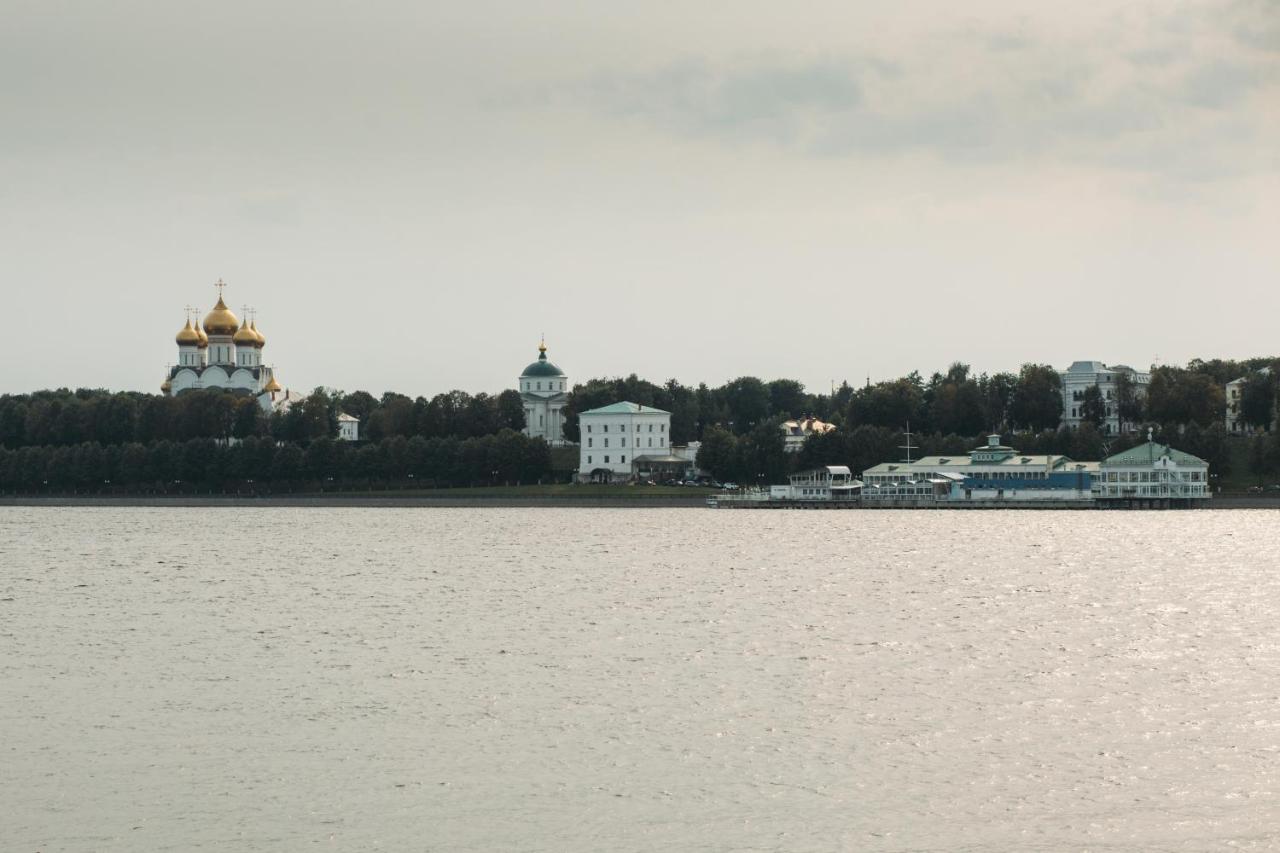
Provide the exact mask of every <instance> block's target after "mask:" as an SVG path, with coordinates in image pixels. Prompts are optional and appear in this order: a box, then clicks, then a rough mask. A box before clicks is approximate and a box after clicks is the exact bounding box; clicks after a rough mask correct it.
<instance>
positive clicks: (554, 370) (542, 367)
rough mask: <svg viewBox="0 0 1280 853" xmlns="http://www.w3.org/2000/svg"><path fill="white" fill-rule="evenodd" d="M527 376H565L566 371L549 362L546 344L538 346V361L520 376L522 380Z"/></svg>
mask: <svg viewBox="0 0 1280 853" xmlns="http://www.w3.org/2000/svg"><path fill="white" fill-rule="evenodd" d="M526 376H564V371H563V370H561V369H560V368H558V367H556V366H555V365H554V364H552V363H551V362H549V361H547V345H546V344H545V343H544V344H539V345H538V360H537V361H535V362H534V363H533V364H531V365H529V366H528V367H526V368H525V369H524V373H521V374H520V378H521V379H523V378H524V377H526Z"/></svg>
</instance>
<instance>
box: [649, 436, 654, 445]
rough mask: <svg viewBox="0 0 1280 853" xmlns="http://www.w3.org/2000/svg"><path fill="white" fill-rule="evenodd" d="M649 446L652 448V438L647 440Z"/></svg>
mask: <svg viewBox="0 0 1280 853" xmlns="http://www.w3.org/2000/svg"><path fill="white" fill-rule="evenodd" d="M649 446H650V447H653V439H652V438H651V439H649Z"/></svg>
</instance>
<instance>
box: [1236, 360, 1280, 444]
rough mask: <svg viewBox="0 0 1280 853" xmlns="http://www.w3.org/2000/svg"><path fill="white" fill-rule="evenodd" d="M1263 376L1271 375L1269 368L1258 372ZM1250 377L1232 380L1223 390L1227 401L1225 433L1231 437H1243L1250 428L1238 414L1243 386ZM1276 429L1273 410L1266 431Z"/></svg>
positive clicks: (1242, 400) (1242, 398)
mask: <svg viewBox="0 0 1280 853" xmlns="http://www.w3.org/2000/svg"><path fill="white" fill-rule="evenodd" d="M1258 373H1259V374H1261V375H1263V376H1270V375H1271V368H1269V367H1264V368H1261V369H1260V370H1258ZM1250 378H1251V377H1249V376H1241V377H1240V378H1239V379H1233V380H1231V381H1230V382H1228V383H1227V385H1226V388H1225V396H1226V399H1227V413H1226V417H1225V421H1226V423H1225V426H1226V428H1227V432H1228V433H1230V434H1231V435H1243V434H1245V433H1246V432H1249V431H1250V429H1251V427H1250V425H1249V424H1246V423H1245V422H1244V417H1243V415H1242V414H1241V412H1240V405H1241V403H1243V402H1244V386H1245V383H1247V382H1248V381H1249V379H1250ZM1275 428H1276V412H1275V411H1274V410H1273V411H1272V414H1271V423H1270V424H1268V425H1267V429H1268V430H1273V429H1275Z"/></svg>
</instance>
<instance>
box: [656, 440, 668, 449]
mask: <svg viewBox="0 0 1280 853" xmlns="http://www.w3.org/2000/svg"><path fill="white" fill-rule="evenodd" d="M658 446H659V447H666V446H667V440H666V439H665V438H660V439H658Z"/></svg>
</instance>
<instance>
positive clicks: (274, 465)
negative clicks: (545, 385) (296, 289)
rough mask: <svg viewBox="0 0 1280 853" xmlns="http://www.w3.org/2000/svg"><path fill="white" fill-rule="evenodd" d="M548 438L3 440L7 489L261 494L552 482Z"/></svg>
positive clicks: (0, 486) (510, 434)
mask: <svg viewBox="0 0 1280 853" xmlns="http://www.w3.org/2000/svg"><path fill="white" fill-rule="evenodd" d="M551 476H552V472H551V454H550V450H549V448H548V447H547V444H546V442H545V441H543V440H542V439H532V438H528V437H527V436H525V435H522V434H521V433H517V432H514V431H512V430H501V431H499V432H497V433H494V434H492V435H486V436H480V437H477V438H463V439H460V438H454V437H449V438H430V439H428V438H423V437H422V436H414V437H413V438H404V437H403V436H396V437H394V438H388V439H383V440H382V441H378V442H366V443H363V444H360V445H354V444H350V443H348V442H342V441H335V440H333V439H331V438H319V439H316V440H314V441H311V442H309V443H308V444H307V445H306V446H305V447H304V446H301V445H298V444H296V443H294V442H291V441H287V442H278V441H276V440H275V439H272V438H269V437H261V438H260V437H256V436H251V437H249V438H246V439H244V440H243V441H239V442H234V443H224V442H220V441H218V440H216V439H213V438H193V439H188V440H186V441H168V440H160V441H155V442H152V443H150V444H139V443H137V442H130V443H126V444H113V445H102V444H98V443H97V442H85V443H82V444H77V445H62V446H49V445H45V446H40V447H33V446H27V447H21V448H17V449H14V450H7V449H3V448H0V492H28V493H29V492H43V491H52V492H68V491H76V492H93V493H112V492H116V491H128V492H145V493H186V492H218V493H257V492H272V491H295V490H297V489H300V488H308V489H322V490H334V489H379V488H388V487H399V488H405V487H409V486H414V487H440V486H476V485H492V484H507V483H511V484H519V483H536V482H545V481H547V480H549V479H550V478H551Z"/></svg>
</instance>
